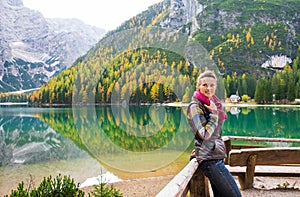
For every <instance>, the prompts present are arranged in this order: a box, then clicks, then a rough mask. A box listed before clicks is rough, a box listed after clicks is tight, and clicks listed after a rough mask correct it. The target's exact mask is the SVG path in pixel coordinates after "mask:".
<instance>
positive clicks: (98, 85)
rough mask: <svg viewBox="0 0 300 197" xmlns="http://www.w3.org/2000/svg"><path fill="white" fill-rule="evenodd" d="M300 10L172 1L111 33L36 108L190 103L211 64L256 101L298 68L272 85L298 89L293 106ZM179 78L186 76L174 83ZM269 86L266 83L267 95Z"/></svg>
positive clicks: (217, 0)
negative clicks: (259, 90) (259, 88)
mask: <svg viewBox="0 0 300 197" xmlns="http://www.w3.org/2000/svg"><path fill="white" fill-rule="evenodd" d="M299 10H300V4H299V2H298V1H297V0H288V1H282V0H264V1H259V0H254V1H249V0H239V1H236V0H225V1H224V0H205V1H204V0H165V1H163V2H161V3H158V4H155V5H153V6H150V7H149V8H148V10H145V11H144V12H142V13H140V14H138V15H136V16H135V17H132V18H131V19H129V20H127V21H125V22H124V23H123V24H122V25H121V26H120V27H118V28H117V29H116V30H114V31H111V32H108V33H107V34H106V36H105V37H104V38H102V39H101V40H100V41H99V42H98V43H97V44H96V45H95V46H94V47H93V48H91V50H89V51H88V52H87V53H86V55H84V56H82V57H80V58H79V59H77V61H75V63H74V64H73V66H72V67H71V68H70V69H67V70H65V71H64V72H62V73H61V74H60V75H58V76H57V77H55V78H53V79H52V80H51V81H49V83H47V85H45V86H43V87H42V88H41V90H40V91H38V92H35V93H34V94H33V95H32V96H31V101H34V102H38V103H65V102H67V103H71V102H79V103H82V102H83V103H85V102H99V103H107V102H112V100H111V99H112V97H113V96H115V99H116V100H115V101H117V102H119V101H120V100H122V99H123V100H124V99H125V100H128V101H130V102H158V101H159V102H165V101H174V100H178V101H183V100H187V99H186V98H190V96H191V94H192V90H193V88H191V86H190V85H191V84H195V81H196V78H197V75H198V74H199V70H195V68H198V67H201V68H202V69H204V68H205V67H206V66H207V67H210V65H211V64H212V63H213V64H215V66H216V67H217V70H218V74H220V76H224V78H225V79H224V83H225V86H224V88H226V91H225V92H226V94H227V95H226V96H227V97H229V95H231V94H235V93H236V92H237V90H238V91H239V93H241V94H247V95H250V97H251V98H253V97H254V95H255V91H256V90H255V88H256V82H257V80H258V79H260V78H267V79H271V78H272V76H273V75H274V73H276V72H279V73H280V72H281V71H282V70H284V69H286V71H290V70H292V69H293V70H294V71H295V73H292V74H293V77H291V76H284V78H281V77H283V76H281V75H280V76H279V75H278V76H277V78H276V80H274V84H272V86H274V87H279V85H278V84H277V85H276V84H275V81H276V82H277V81H281V82H280V89H282V90H285V89H289V90H290V91H292V90H293V89H294V90H295V91H294V92H293V94H294V95H293V97H290V98H288V99H292V98H294V97H295V96H296V98H297V97H299V96H300V92H299V91H298V87H299V88H300V82H299V73H296V72H297V70H298V69H299V68H300V65H299V48H300V45H299V43H300V36H299V33H300V27H299V16H300V11H299ZM187 46H188V47H187ZM193 46H195V47H193ZM170 47H171V48H170ZM201 55H204V56H203V57H202V56H201ZM197 56H198V57H197ZM195 57H197V58H198V59H200V61H198V62H197V61H194V60H195ZM193 58H194V59H193ZM208 59H209V60H208ZM156 63H160V64H162V65H169V67H168V68H170V69H171V70H170V71H167V70H166V71H164V70H163V69H162V68H161V67H159V66H155V64H156ZM138 65H141V66H140V67H138ZM137 68H139V69H140V70H138V69H137ZM168 68H166V69H168ZM174 69H175V70H174ZM176 72H177V74H182V75H180V77H178V76H172V74H174V73H176ZM164 73H168V74H167V75H165V74H164ZM282 73H283V74H284V73H285V72H282ZM165 79H166V81H164V80H165ZM147 80H148V81H147ZM288 80H291V81H288ZM292 80H293V81H292ZM278 83H279V82H278ZM188 84H190V85H188ZM165 86H167V87H165ZM270 86H271V85H269V84H268V83H267V82H266V85H265V86H264V88H265V89H268V90H271V88H270ZM288 86H289V87H288ZM171 87H175V89H174V90H176V91H177V92H178V93H177V97H175V96H174V94H175V93H176V92H173V93H172V92H170V89H171ZM242 89H243V90H242ZM250 89H251V90H250ZM276 89H278V88H276ZM174 90H173V91H174ZM296 90H297V91H296ZM115 92H116V93H117V94H119V95H115V94H114V93H115ZM281 92H282V91H281ZM179 93H180V94H179ZM273 94H274V95H275V93H273ZM278 94H279V93H276V95H278ZM280 94H282V93H280ZM49 95H52V96H49ZM70 95H72V96H70ZM268 95H272V93H270V94H268ZM271 97H272V96H271ZM286 97H287V95H283V96H282V97H280V98H279V99H284V98H286ZM40 98H42V99H40ZM57 98H61V99H57ZM72 99H73V100H72ZM74 99H75V100H74ZM276 99H277V98H276Z"/></svg>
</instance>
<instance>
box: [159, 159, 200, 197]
mask: <svg viewBox="0 0 300 197" xmlns="http://www.w3.org/2000/svg"><path fill="white" fill-rule="evenodd" d="M198 166H199V163H198V162H197V160H196V159H195V158H194V159H192V160H191V161H190V162H189V163H188V164H187V165H186V166H185V168H184V169H182V170H181V171H180V172H179V173H178V174H177V175H176V176H175V177H174V178H173V179H172V180H171V181H170V182H169V183H168V184H167V185H166V186H165V187H164V188H163V189H162V190H161V191H160V192H159V193H158V194H157V195H156V197H166V196H168V197H177V196H182V194H183V193H184V192H185V189H186V187H187V186H188V184H189V182H190V180H191V178H192V176H193V175H194V173H195V171H196V170H197V168H198Z"/></svg>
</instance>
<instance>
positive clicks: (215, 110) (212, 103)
mask: <svg viewBox="0 0 300 197" xmlns="http://www.w3.org/2000/svg"><path fill="white" fill-rule="evenodd" d="M204 106H205V107H206V108H207V109H208V110H209V111H211V112H212V113H214V114H218V108H217V106H216V104H215V103H214V102H212V101H210V105H209V106H208V105H205V104H204Z"/></svg>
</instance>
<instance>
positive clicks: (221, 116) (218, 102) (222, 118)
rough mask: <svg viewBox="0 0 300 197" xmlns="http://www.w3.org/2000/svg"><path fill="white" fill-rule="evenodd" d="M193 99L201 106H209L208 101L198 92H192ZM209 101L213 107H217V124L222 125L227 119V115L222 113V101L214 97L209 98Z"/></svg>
mask: <svg viewBox="0 0 300 197" xmlns="http://www.w3.org/2000/svg"><path fill="white" fill-rule="evenodd" d="M194 97H195V98H196V99H198V100H199V101H200V102H202V103H203V104H206V105H208V106H209V105H210V100H209V99H208V98H207V97H206V96H205V95H204V94H202V93H201V92H200V91H199V90H197V91H195V92H194ZM211 101H212V102H214V103H215V105H216V106H217V109H218V116H219V122H221V123H223V122H224V121H225V119H227V115H226V113H225V112H224V111H223V107H222V101H221V100H220V99H219V98H218V97H217V96H215V95H214V96H213V97H212V98H211Z"/></svg>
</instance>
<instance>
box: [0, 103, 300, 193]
mask: <svg viewBox="0 0 300 197" xmlns="http://www.w3.org/2000/svg"><path fill="white" fill-rule="evenodd" d="M185 110H186V108H185V107H166V106H160V105H153V106H125V107H122V106H97V107H94V106H93V107H73V108H27V107H1V108H0V150H1V152H0V172H1V174H0V191H5V190H8V189H9V190H10V189H11V188H16V187H17V183H18V182H20V181H22V180H23V181H25V180H26V179H28V177H30V175H34V176H36V181H38V180H39V179H41V178H42V177H43V176H49V174H52V175H53V174H58V173H64V172H65V173H66V174H71V175H72V177H75V178H76V180H77V181H79V182H83V181H84V180H85V179H86V178H88V177H91V176H93V175H94V176H98V175H99V174H101V172H105V171H106V170H109V171H110V172H114V171H125V172H126V171H127V172H130V173H135V172H144V171H155V170H156V169H159V168H162V167H165V166H168V165H169V164H170V163H172V162H173V161H174V160H176V159H177V158H179V157H180V156H181V155H182V153H184V152H190V150H191V149H192V146H193V136H192V135H191V132H190V130H189V126H188V124H187V121H186V114H185ZM226 113H227V116H228V118H227V120H226V121H225V123H224V127H223V135H234V136H256V137H273V138H298V139H299V138H300V125H299V123H298V120H299V117H300V108H299V107H242V108H237V107H235V108H230V107H228V108H226ZM71 169H72V170H71ZM83 169H87V170H83ZM91 169H93V170H91ZM8 186H9V187H8Z"/></svg>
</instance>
